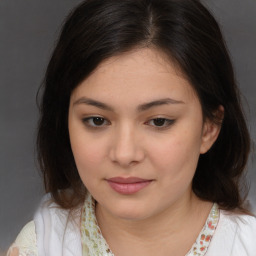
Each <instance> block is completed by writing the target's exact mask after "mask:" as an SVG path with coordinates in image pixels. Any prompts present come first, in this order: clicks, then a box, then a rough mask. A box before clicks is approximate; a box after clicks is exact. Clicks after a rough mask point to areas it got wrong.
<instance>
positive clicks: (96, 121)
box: [93, 117, 104, 125]
mask: <svg viewBox="0 0 256 256" xmlns="http://www.w3.org/2000/svg"><path fill="white" fill-rule="evenodd" d="M93 123H94V124H95V125H102V124H103V123H104V118H101V117H94V118H93Z"/></svg>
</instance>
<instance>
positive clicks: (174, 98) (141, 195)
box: [69, 49, 217, 220]
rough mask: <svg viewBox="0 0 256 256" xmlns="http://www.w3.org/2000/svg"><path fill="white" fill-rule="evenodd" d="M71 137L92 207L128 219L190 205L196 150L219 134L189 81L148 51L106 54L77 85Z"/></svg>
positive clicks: (71, 110) (72, 101)
mask: <svg viewBox="0 0 256 256" xmlns="http://www.w3.org/2000/svg"><path fill="white" fill-rule="evenodd" d="M69 134H70V141H71V147H72V151H73V154H74V158H75V162H76V165H77V169H78V172H79V174H80V177H81V179H82V181H83V183H84V185H85V186H86V188H87V189H88V191H89V192H90V193H91V194H92V196H93V197H94V198H95V199H96V201H97V202H98V206H97V207H100V209H101V211H105V212H106V213H108V214H110V215H111V216H114V217H117V218H121V219H129V220H141V219H146V218H150V217H153V216H156V215H158V214H161V213H162V212H165V211H168V210H169V209H172V208H174V207H177V206H178V205H179V204H182V203H184V202H188V201H189V198H191V195H192V194H193V192H192V189H191V182H192V179H193V176H194V173H195V170H196V166H197V162H198V158H199V155H200V154H201V153H205V152H206V151H207V150H208V149H209V148H210V146H211V145H212V144H213V142H214V140H215V139H216V136H217V132H216V129H215V128H214V125H213V124H211V123H210V122H207V121H206V122H205V123H203V116H202V109H201V105H200V103H199V100H198V98H197V96H196V94H195V92H194V90H193V88H192V86H191V85H190V84H189V82H188V81H187V80H186V79H185V78H184V76H182V74H181V72H179V70H178V69H177V68H175V66H174V65H172V63H170V62H168V61H167V60H166V58H165V56H163V54H161V53H159V52H158V51H156V50H152V49H142V50H137V51H133V52H130V53H126V54H123V55H120V56H117V57H112V58H110V59H108V60H107V61H104V62H103V63H102V64H101V65H100V66H99V67H98V68H97V69H96V70H95V71H94V72H93V73H92V74H91V75H90V76H89V77H88V78H87V79H86V80H84V81H83V82H82V83H81V84H79V85H78V87H77V88H76V89H75V90H74V91H73V93H72V95H71V98H70V108H69Z"/></svg>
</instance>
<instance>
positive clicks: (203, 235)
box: [186, 204, 219, 256]
mask: <svg viewBox="0 0 256 256" xmlns="http://www.w3.org/2000/svg"><path fill="white" fill-rule="evenodd" d="M218 221H219V208H218V205H217V204H213V207H212V209H211V212H210V214H209V216H208V218H207V221H206V223H205V225H204V227H203V229H202V231H201V232H200V234H199V236H198V238H197V240H196V242H195V243H194V244H193V246H192V248H191V250H190V251H189V252H188V253H187V255H186V256H192V255H194V256H203V255H205V254H206V252H207V249H208V247H209V245H210V242H211V239H212V236H213V234H214V231H215V229H216V227H217V224H218Z"/></svg>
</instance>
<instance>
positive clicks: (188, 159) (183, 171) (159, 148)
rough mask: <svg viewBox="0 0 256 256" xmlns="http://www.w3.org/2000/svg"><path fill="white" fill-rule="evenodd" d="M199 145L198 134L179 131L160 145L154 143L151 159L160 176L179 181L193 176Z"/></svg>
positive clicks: (185, 130)
mask: <svg viewBox="0 0 256 256" xmlns="http://www.w3.org/2000/svg"><path fill="white" fill-rule="evenodd" d="M200 145H201V138H200V134H198V133H193V132H191V131H189V130H187V129H184V130H183V131H181V130H179V132H177V133H173V134H172V135H171V136H170V138H169V139H168V138H167V139H165V140H163V141H162V143H159V142H158V143H157V142H155V143H154V144H153V145H152V147H151V159H152V161H153V163H154V165H155V168H156V169H158V170H159V174H160V175H166V176H168V175H169V176H170V177H171V178H172V179H174V180H179V179H182V177H184V176H186V175H188V176H191V175H192V176H193V175H194V172H195V169H196V166H197V162H198V158H199V155H200ZM153 152H157V154H154V153H153Z"/></svg>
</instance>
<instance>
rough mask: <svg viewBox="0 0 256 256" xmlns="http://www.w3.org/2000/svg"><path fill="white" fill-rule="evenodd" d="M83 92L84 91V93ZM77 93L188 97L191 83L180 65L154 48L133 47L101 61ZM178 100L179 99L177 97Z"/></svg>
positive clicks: (138, 97) (136, 97)
mask: <svg viewBox="0 0 256 256" xmlns="http://www.w3.org/2000/svg"><path fill="white" fill-rule="evenodd" d="M83 94H85V95H83ZM79 96H91V97H98V99H99V100H100V98H101V97H105V98H106V97H108V96H109V97H112V99H114V98H120V99H121V98H122V97H123V98H125V99H127V98H128V99H131V100H142V101H143V100H145V101H146V100H151V98H152V97H163V96H170V97H174V98H175V97H176V98H183V99H180V100H185V101H186V100H191V98H192V99H194V98H195V97H196V95H195V93H194V89H193V87H192V86H191V85H190V83H189V82H188V81H187V79H186V78H185V76H184V75H183V74H182V72H181V71H180V69H179V68H178V67H177V65H175V64H174V63H173V62H171V61H170V59H168V58H167V56H166V55H165V54H163V53H162V52H160V51H157V50H155V49H150V48H145V49H139V50H134V51H132V52H128V53H124V54H121V55H118V56H114V57H111V58H109V59H107V60H105V61H103V62H102V63H101V64H100V65H99V66H98V67H97V68H96V69H95V70H94V72H93V73H92V74H91V75H90V76H89V77H88V78H86V79H85V80H84V81H83V82H82V83H81V84H80V85H78V87H77V88H76V89H75V90H74V92H73V94H72V97H73V98H74V97H75V98H77V97H79ZM105 98H104V99H105ZM177 100H179V99H177Z"/></svg>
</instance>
